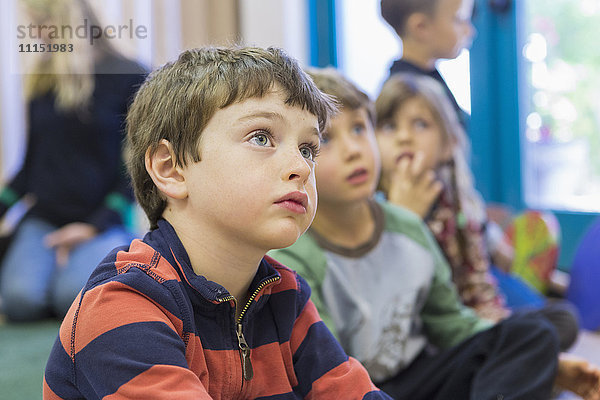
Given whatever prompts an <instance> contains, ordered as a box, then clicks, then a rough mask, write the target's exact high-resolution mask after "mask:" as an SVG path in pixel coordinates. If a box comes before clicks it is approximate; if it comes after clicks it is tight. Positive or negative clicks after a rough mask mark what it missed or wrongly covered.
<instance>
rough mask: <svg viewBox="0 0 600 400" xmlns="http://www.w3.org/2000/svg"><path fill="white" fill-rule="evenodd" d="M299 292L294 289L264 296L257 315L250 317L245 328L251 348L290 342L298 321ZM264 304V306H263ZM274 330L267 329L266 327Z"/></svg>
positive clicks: (260, 300) (253, 314) (260, 301)
mask: <svg viewBox="0 0 600 400" xmlns="http://www.w3.org/2000/svg"><path fill="white" fill-rule="evenodd" d="M297 300H298V292H296V290H294V289H290V290H284V291H282V292H277V293H275V294H271V295H265V296H262V297H261V298H260V299H259V304H256V306H258V307H256V308H257V309H260V311H259V312H257V313H252V314H250V315H248V319H247V320H246V321H248V322H247V325H245V326H244V329H245V332H248V335H246V333H244V336H245V337H246V341H248V344H249V346H250V347H259V346H262V345H265V344H268V343H274V342H277V343H285V342H287V341H289V340H290V338H291V335H292V329H293V327H294V322H295V321H296V318H297V315H296V309H297ZM263 302H264V305H263V304H262V303H263ZM267 326H268V327H274V329H273V328H272V329H269V330H267V329H265V327H267Z"/></svg>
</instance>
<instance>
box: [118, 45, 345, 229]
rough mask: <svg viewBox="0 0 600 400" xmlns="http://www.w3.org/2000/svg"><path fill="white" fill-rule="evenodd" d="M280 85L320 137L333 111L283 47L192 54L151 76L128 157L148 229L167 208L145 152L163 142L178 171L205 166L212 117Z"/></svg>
mask: <svg viewBox="0 0 600 400" xmlns="http://www.w3.org/2000/svg"><path fill="white" fill-rule="evenodd" d="M275 84H277V85H279V86H280V87H281V88H282V89H283V90H284V91H285V93H286V95H287V98H286V100H285V102H286V104H289V105H293V106H300V107H302V108H303V109H306V110H308V111H309V112H310V113H312V114H314V115H315V116H316V117H317V118H318V120H319V128H320V130H321V131H323V129H324V128H325V126H326V124H327V121H328V119H329V116H330V115H331V114H332V113H333V112H334V111H335V105H334V104H333V102H332V101H331V99H330V98H329V97H328V96H326V95H324V94H323V93H321V92H320V91H319V90H318V89H317V88H316V87H315V85H314V83H313V82H312V81H311V79H310V78H308V77H307V76H306V74H305V73H304V72H303V71H302V69H301V68H300V67H299V65H298V63H297V61H296V60H294V59H293V58H291V57H289V56H288V55H287V54H286V53H285V52H284V51H283V50H281V49H278V48H273V47H270V48H268V49H262V48H256V47H227V48H226V47H206V48H199V49H193V50H188V51H185V52H183V53H182V54H181V55H180V56H179V58H178V59H177V60H176V61H175V62H170V63H167V64H165V65H164V66H162V67H161V68H159V69H157V70H156V71H154V72H152V73H151V74H150V75H149V76H148V78H147V79H146V81H145V82H144V84H143V85H142V86H141V87H140V89H139V91H138V93H137V95H136V97H135V99H134V101H133V103H132V105H131V107H130V109H129V112H128V114H127V138H126V145H125V158H126V160H127V168H128V171H129V174H130V175H131V178H132V183H133V188H134V192H135V196H136V199H137V201H138V202H139V204H140V205H141V207H142V208H143V210H144V211H145V213H146V215H147V216H148V219H149V221H150V227H151V229H154V228H155V227H156V226H157V221H158V219H159V218H160V217H161V215H162V213H163V211H164V209H165V207H166V204H167V201H166V199H165V197H164V196H163V195H162V194H161V193H160V191H159V190H158V188H157V187H156V186H155V185H154V182H153V181H152V178H150V175H149V174H148V172H147V171H146V167H145V155H146V152H147V151H149V152H150V154H152V152H154V151H155V150H156V149H157V146H158V144H159V143H160V141H161V140H162V139H166V140H168V141H169V142H170V143H171V145H172V146H173V151H174V153H175V163H176V164H177V165H181V166H185V165H187V162H188V161H190V160H191V161H192V162H198V161H200V154H199V151H198V145H199V140H200V136H201V133H202V131H203V130H204V128H205V127H206V125H207V124H208V121H209V120H210V119H211V118H212V116H213V115H214V114H215V112H216V111H217V110H219V109H221V108H224V107H227V106H228V105H230V104H233V103H236V102H240V101H244V100H246V99H248V98H252V97H262V96H264V95H265V94H266V93H268V92H269V90H271V89H272V88H273V85H275Z"/></svg>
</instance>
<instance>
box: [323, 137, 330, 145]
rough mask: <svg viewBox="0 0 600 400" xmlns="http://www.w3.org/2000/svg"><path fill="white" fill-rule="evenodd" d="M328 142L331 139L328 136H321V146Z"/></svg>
mask: <svg viewBox="0 0 600 400" xmlns="http://www.w3.org/2000/svg"><path fill="white" fill-rule="evenodd" d="M330 140H331V139H330V138H329V136H328V135H323V136H321V144H322V145H323V144H327V143H329V141H330Z"/></svg>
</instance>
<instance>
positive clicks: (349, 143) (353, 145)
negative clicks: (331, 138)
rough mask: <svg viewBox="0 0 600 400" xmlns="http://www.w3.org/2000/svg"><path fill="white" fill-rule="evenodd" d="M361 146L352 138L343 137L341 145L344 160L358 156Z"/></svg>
mask: <svg viewBox="0 0 600 400" xmlns="http://www.w3.org/2000/svg"><path fill="white" fill-rule="evenodd" d="M361 149H362V147H361V145H360V143H358V142H357V141H356V140H355V139H353V138H352V137H345V138H344V144H343V152H344V153H343V154H344V158H345V159H347V160H353V159H354V158H356V157H358V156H360V152H361Z"/></svg>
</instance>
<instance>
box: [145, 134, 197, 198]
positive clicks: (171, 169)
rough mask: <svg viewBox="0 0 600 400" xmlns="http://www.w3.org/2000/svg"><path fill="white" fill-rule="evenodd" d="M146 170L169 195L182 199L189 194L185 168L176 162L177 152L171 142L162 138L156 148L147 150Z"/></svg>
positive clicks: (160, 188) (162, 190)
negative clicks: (151, 151) (184, 173)
mask: <svg viewBox="0 0 600 400" xmlns="http://www.w3.org/2000/svg"><path fill="white" fill-rule="evenodd" d="M145 163H146V171H148V174H149V175H150V177H151V178H152V181H153V182H154V184H155V185H156V187H157V188H158V189H159V190H160V191H161V192H162V193H164V194H165V195H166V196H167V197H170V198H172V199H177V200H182V199H185V198H186V197H187V196H188V191H187V185H186V182H185V176H184V175H183V171H182V170H183V168H182V167H181V166H178V165H177V164H176V162H175V152H174V151H173V146H172V145H171V143H170V142H169V141H168V140H166V139H162V140H161V141H160V143H159V144H158V146H157V148H156V150H155V151H154V152H153V153H150V149H148V150H147V151H146V157H145Z"/></svg>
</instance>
